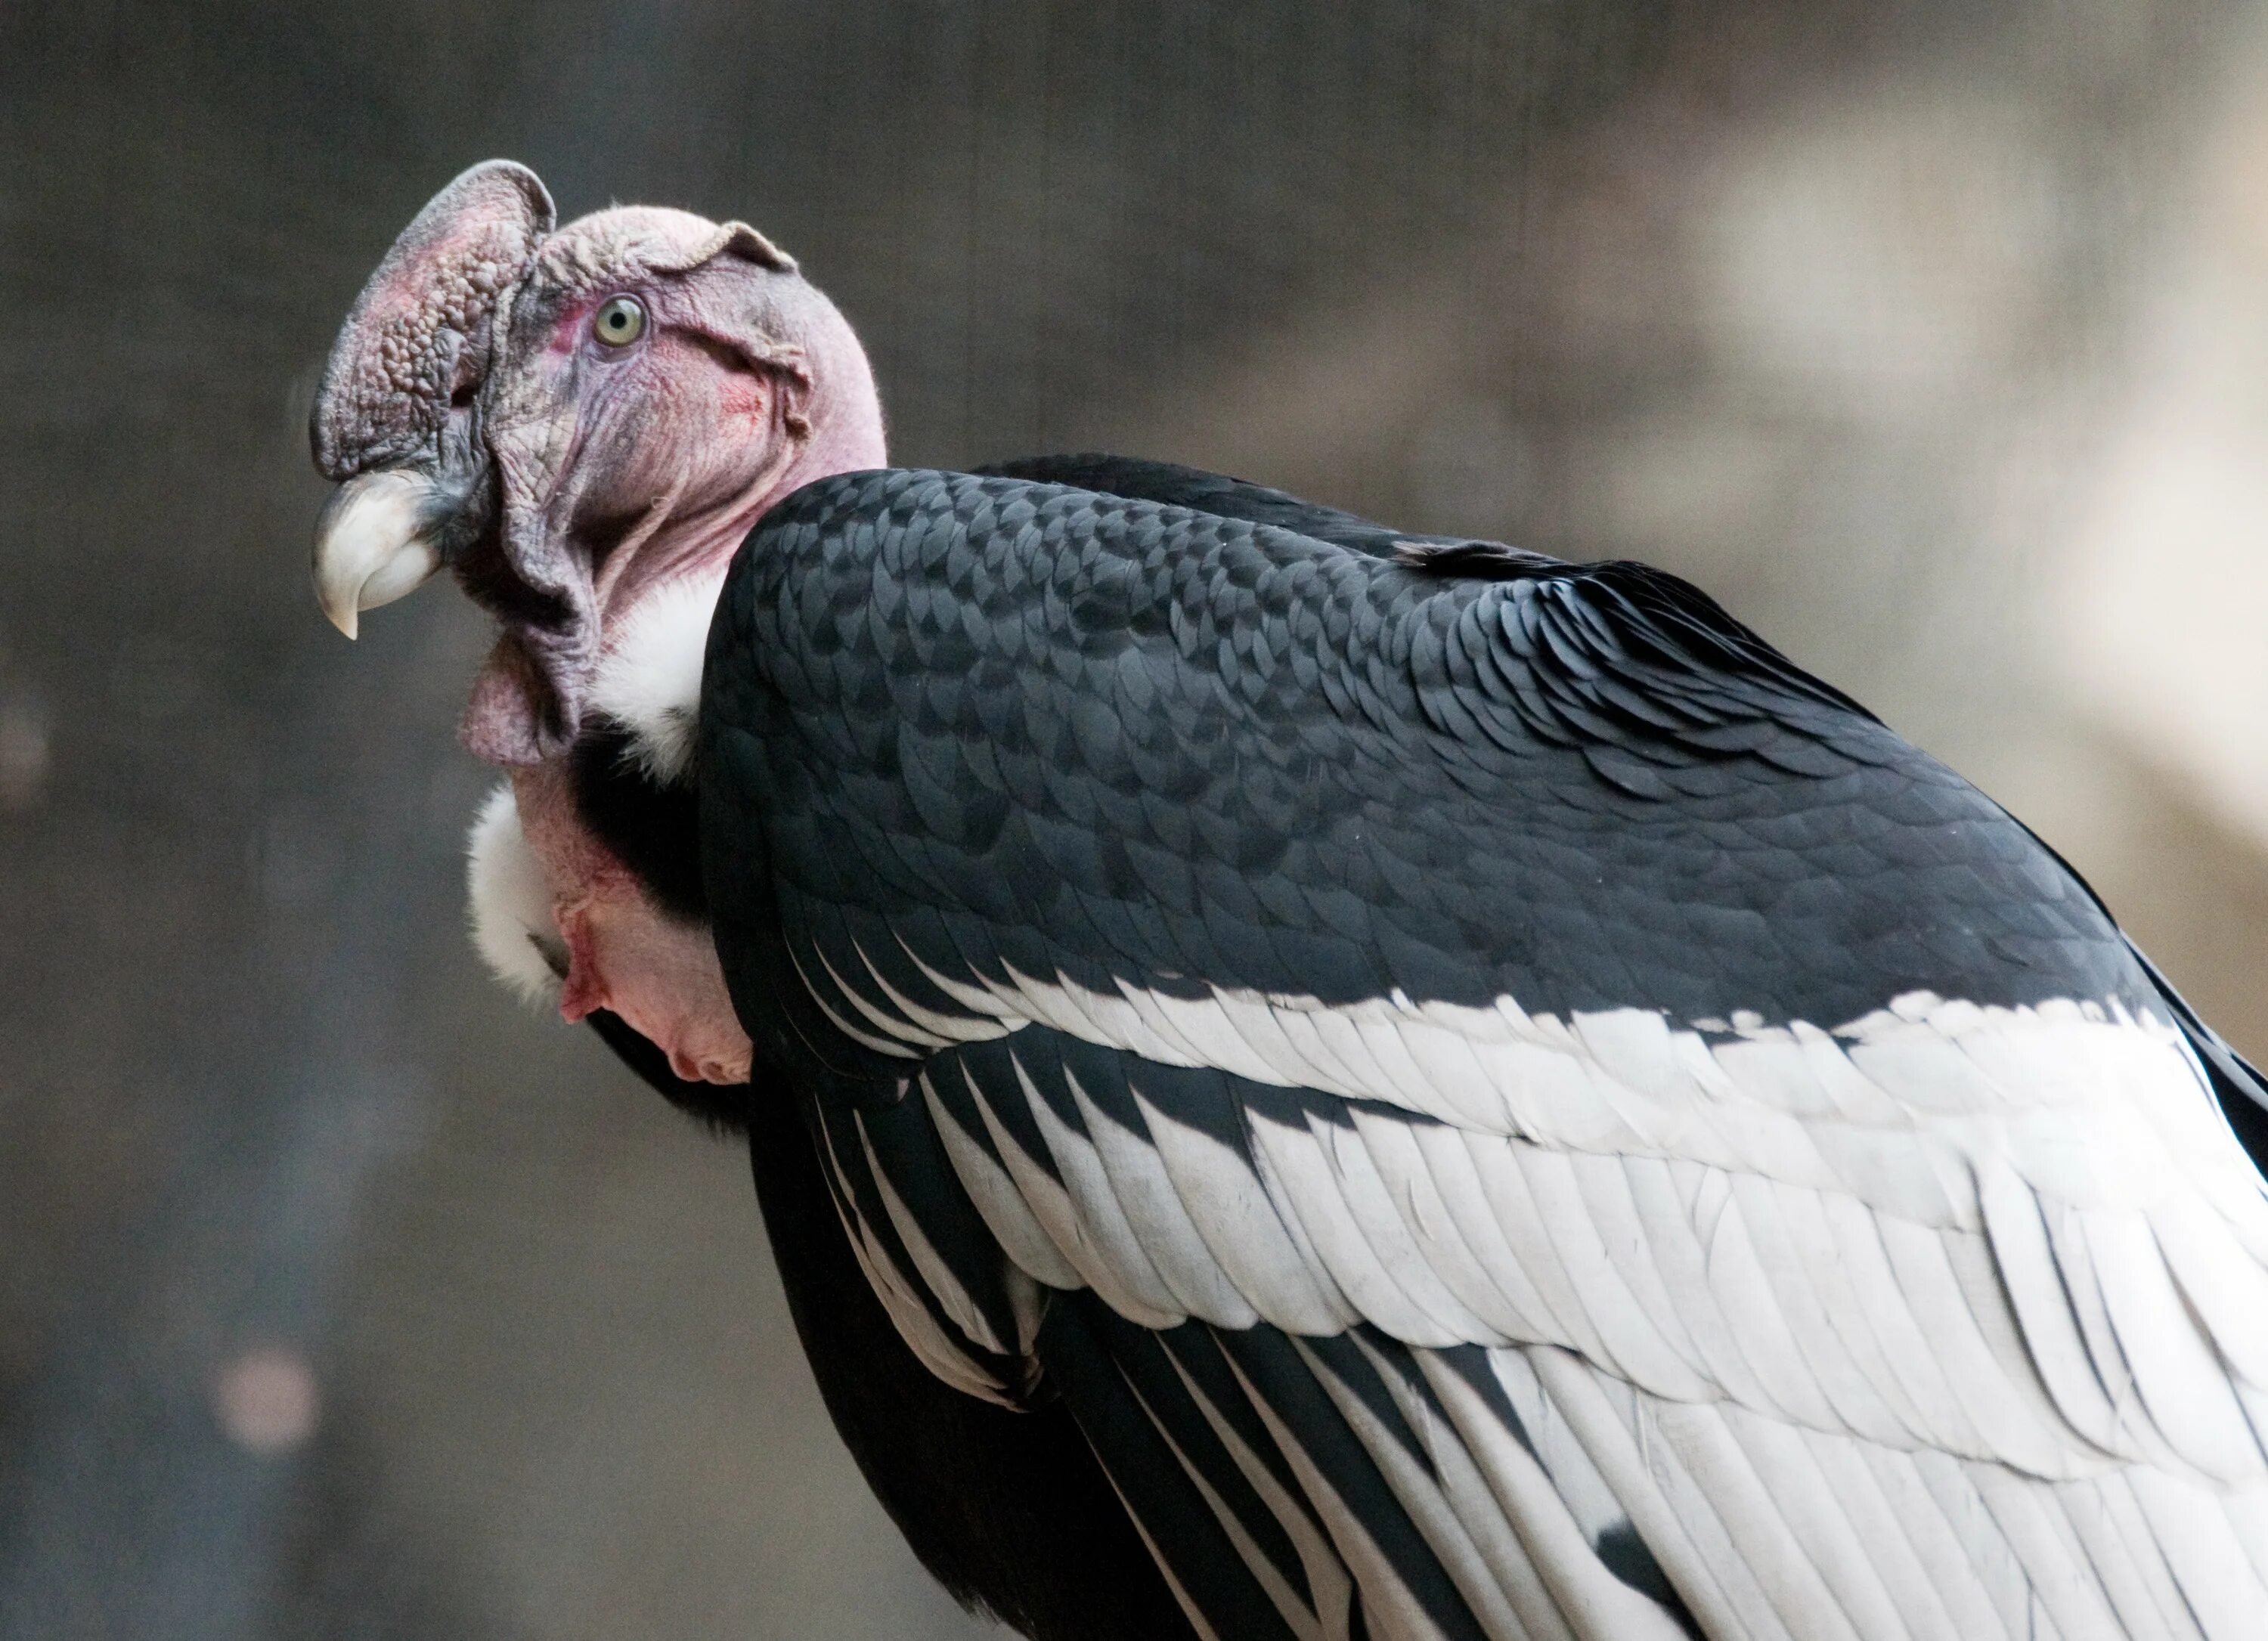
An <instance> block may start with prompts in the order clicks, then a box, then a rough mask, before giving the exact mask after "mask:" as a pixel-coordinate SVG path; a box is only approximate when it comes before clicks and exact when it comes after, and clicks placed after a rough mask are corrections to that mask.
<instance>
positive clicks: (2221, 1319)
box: [699, 473, 2268, 1641]
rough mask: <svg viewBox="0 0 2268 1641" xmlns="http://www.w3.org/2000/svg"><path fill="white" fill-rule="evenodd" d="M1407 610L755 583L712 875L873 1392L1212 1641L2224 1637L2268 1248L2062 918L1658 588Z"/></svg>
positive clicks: (1404, 571)
mask: <svg viewBox="0 0 2268 1641" xmlns="http://www.w3.org/2000/svg"><path fill="white" fill-rule="evenodd" d="M1403 556H1414V557H1415V558H1417V559H1418V560H1419V561H1420V562H1417V563H1402V562H1396V560H1395V558H1392V557H1388V556H1381V554H1379V553H1377V552H1375V551H1366V550H1349V549H1348V548H1347V547H1346V546H1343V545H1339V544H1335V543H1332V542H1329V541H1319V540H1316V539H1314V538H1313V537H1311V536H1308V535H1305V534H1300V533H1297V532H1294V531H1290V530H1286V529H1284V528H1280V527H1278V526H1272V525H1270V524H1267V523H1255V522H1254V521H1253V520H1251V519H1237V518H1229V517H1226V516H1223V515H1221V514H1218V513H1208V512H1200V511H1191V510H1189V509H1186V508H1175V507H1171V506H1161V505H1159V504H1154V503H1148V502H1142V501H1137V500H1130V499H1128V498H1125V497H1112V496H1104V495H1099V494H1096V493H1094V492H1092V491H1082V490H1076V489H1064V488H1062V487H1057V486H1049V485H1044V484H1036V483H1033V482H1028V481H1017V480H1010V479H1005V478H993V479H981V478H973V477H968V476H966V475H938V474H919V473H883V474H873V475H852V476H850V477H846V478H843V479H839V480H833V481H828V482H824V483H821V484H819V485H815V486H813V487H811V488H809V489H806V490H804V491H802V492H799V494H798V496H797V497H794V498H792V500H791V501H790V502H788V503H787V504H784V505H783V506H782V507H781V508H780V509H779V510H777V511H775V513H774V514H772V515H771V516H770V519H768V520H767V521H766V523H765V525H764V526H762V528H760V530H759V531H758V532H757V533H756V534H755V536H753V537H752V538H751V540H750V542H749V543H748V546H747V548H746V549H745V550H744V551H743V553H742V555H741V556H740V560H739V562H738V563H736V565H735V569H734V571H733V578H732V579H731V581H730V583H729V584H728V585H727V588H726V592H725V598H724V601H723V603H722V605H721V606H720V609H719V614H718V622H717V624H716V627H715V628H714V629H712V634H711V649H710V654H709V659H708V669H707V683H706V684H705V686H704V690H703V704H702V742H701V748H700V753H699V767H700V770H701V784H702V822H701V824H702V833H703V851H704V872H703V876H704V879H705V881H706V883H707V886H708V888H709V893H710V900H711V910H712V913H713V915H714V917H715V920H716V927H717V931H718V946H719V951H720V953H721V955H722V956H723V959H724V961H725V968H726V973H727V976H728V979H729V980H730V982H731V984H732V986H733V995H734V999H735V1003H736V1005H737V1006H738V1007H739V1009H740V1012H741V1013H742V1015H743V1017H744V1018H745V1019H747V1022H748V1025H749V1027H750V1029H751V1031H752V1033H753V1034H755V1036H756V1037H757V1039H758V1041H760V1042H762V1043H764V1044H765V1045H766V1046H767V1048H768V1049H769V1050H770V1052H772V1053H774V1054H776V1055H777V1056H782V1057H783V1059H784V1060H787V1061H792V1063H794V1064H795V1065H797V1066H798V1067H799V1069H800V1074H801V1075H803V1076H805V1077H807V1078H809V1079H810V1081H811V1085H812V1086H813V1087H814V1088H815V1089H818V1090H820V1091H821V1093H820V1097H819V1100H818V1102H817V1114H818V1116H819V1119H820V1124H821V1143H822V1152H823V1156H824V1159H825V1161H826V1165H827V1166H828V1170H829V1173H830V1175H831V1177H832V1179H833V1180H834V1181H835V1184H836V1190H837V1193H838V1196H839V1197H840V1200H842V1201H843V1203H845V1204H846V1211H847V1213H848V1215H849V1218H850V1219H851V1223H852V1224H853V1225H854V1226H855V1227H856V1228H857V1243H858V1248H859V1252H860V1255H861V1258H862V1260H863V1262H864V1264H865V1269H866V1271H867V1274H868V1276H869V1277H870V1279H872V1280H873V1282H874V1284H875V1285H876V1288H877V1290H878V1291H880V1293H881V1294H882V1295H883V1297H884V1299H885V1301H886V1303H887V1304H888V1305H889V1306H890V1308H891V1312H892V1315H893V1317H894V1319H895V1321H897V1322H898V1325H899V1327H900V1328H901V1330H902V1332H903V1333H904V1334H905V1336H906V1337H907V1339H908V1340H909V1343H911V1344H913V1345H914V1347H915V1348H916V1350H917V1351H919V1352H920V1353H921V1354H922V1356H923V1358H924V1360H925V1361H927V1362H929V1363H930V1364H931V1365H932V1368H933V1369H934V1370H935V1371H937V1372H939V1373H940V1374H943V1375H945V1376H946V1377H948V1378H950V1379H952V1380H954V1381H955V1382H958V1383H961V1384H962V1385H963V1386H964V1387H968V1388H969V1389H971V1390H972V1391H976V1392H977V1393H980V1394H990V1395H992V1396H996V1397H998V1398H1000V1399H1002V1400H1007V1401H1013V1400H1015V1399H1017V1398H1018V1397H1019V1396H1020V1394H1025V1391H1026V1387H1027V1385H1028V1384H1029V1383H1030V1382H1031V1377H1032V1374H1033V1372H1035V1370H1036V1371H1037V1372H1039V1373H1040V1374H1041V1376H1042V1378H1043V1380H1044V1381H1045V1382H1047V1383H1049V1384H1051V1385H1053V1386H1054V1387H1057V1389H1058V1390H1059V1391H1060V1392H1061V1394H1063V1396H1064V1399H1065V1401H1066V1402H1067V1403H1068V1405H1069V1406H1070V1407H1071V1409H1072V1412H1073V1414H1074V1416H1075V1417H1077V1418H1078V1419H1079V1423H1080V1425H1081V1427H1082V1429H1083V1430H1084V1431H1085V1432H1086V1436H1087V1438H1088V1439H1089V1440H1090V1442H1092V1443H1093V1444H1094V1447H1095V1449H1096V1451H1097V1453H1098V1454H1099V1456H1100V1457H1101V1460H1102V1462H1103V1464H1104V1466H1105V1468H1107V1469H1108V1471H1109V1473H1110V1475H1111V1477H1112V1480H1113V1482H1114V1483H1115V1484H1116V1486H1117V1488H1118V1490H1119V1491H1120V1493H1121V1495H1122V1496H1123V1498H1125V1500H1126V1502H1127V1504H1128V1505H1129V1507H1130V1510H1131V1512H1132V1513H1133V1515H1134V1517H1135V1519H1136V1520H1137V1521H1138V1524H1139V1525H1140V1526H1141V1527H1142V1529H1143V1531H1144V1533H1145V1536H1146V1537H1147V1538H1148V1539H1149V1541H1150V1543H1151V1548H1152V1550H1153V1552H1154V1553H1155V1554H1156V1555H1157V1556H1158V1557H1159V1560H1160V1564H1161V1565H1162V1566H1163V1567H1164V1568H1165V1569H1166V1571H1167V1575H1168V1577H1169V1578H1170V1579H1171V1580H1172V1581H1173V1582H1174V1584H1175V1589H1176V1592H1177V1593H1179V1594H1180V1595H1181V1596H1182V1599H1183V1601H1184V1603H1185V1605H1186V1606H1187V1607H1188V1608H1189V1611H1190V1612H1191V1614H1192V1616H1193V1618H1194V1619H1195V1620H1196V1622H1197V1623H1198V1624H1199V1627H1200V1628H1201V1629H1203V1630H1205V1631H1206V1632H1207V1633H1211V1634H1214V1635H1219V1636H1223V1637H1230V1636H1233V1637H1245V1636H1263V1635H1271V1634H1292V1635H1303V1636H1305V1635H1314V1636H1361V1635H1394V1636H1413V1637H1415V1636H1435V1635H1440V1636H1502V1637H1555V1638H1556V1637H1646V1636H1665V1637H1667V1636H1675V1635H1679V1634H1681V1633H1688V1632H1694V1631H1697V1632H1700V1633H1705V1634H1708V1635H1711V1636H1717V1637H1728V1636H1759V1637H1780V1636H1785V1637H1801V1638H1803V1641H1809V1638H1810V1637H1830V1636H1848V1637H1867V1638H1868V1641H1872V1638H1873V1637H1890V1636H1904V1635H1909V1634H1932V1635H1956V1636H1961V1637H1987V1636H2002V1635H2006V1636H2027V1637H2029V1636H2036V1635H2048V1634H2056V1635H2069V1636H2080V1635H2106V1636H2107V1635H2114V1634H2124V1635H2136V1636H2158V1635H2169V1636H2171V1635H2198V1634H2204V1635H2210V1636H2213V1637H2236V1636H2240V1635H2247V1634H2250V1633H2252V1629H2253V1628H2254V1627H2257V1615H2258V1613H2259V1611H2260V1610H2262V1606H2263V1603H2264V1602H2268V1586H2264V1584H2263V1582H2262V1578H2263V1568H2264V1566H2268V1494H2264V1491H2263V1480H2264V1474H2268V1461H2264V1458H2263V1453H2262V1447H2261V1443H2260V1439H2259V1436H2258V1435H2257V1428H2268V1426H2262V1425H2259V1424H2258V1422H2259V1421H2262V1420H2264V1419H2268V1402H2264V1401H2263V1400H2262V1394H2261V1393H2262V1387H2264V1386H2268V1303H2264V1301H2268V1273H2264V1270H2263V1268H2262V1257H2263V1255H2268V1209H2264V1205H2263V1203H2262V1198H2261V1192H2260V1183H2259V1179H2258V1176H2257V1174H2255V1173H2254V1171H2253V1170H2252V1169H2251V1167H2250V1165H2249V1163H2248V1162H2247V1160H2246V1159H2245V1157H2244V1156H2243V1154H2242V1151H2241V1150H2240V1149H2239V1148H2238V1147H2237V1145H2236V1144H2235V1142H2234V1141H2233V1139H2232V1138H2231V1137H2230V1135H2229V1132H2228V1128H2227V1125H2226V1123H2225V1122H2223V1121H2222V1120H2221V1118H2220V1114H2219V1112H2218V1110H2217V1109H2216V1107H2214V1105H2213V1099H2212V1095H2211V1093H2210V1091H2209V1089H2208V1086H2207V1083H2206V1079H2205V1074H2204V1072H2203V1071H2202V1069H2201V1067H2200V1065H2199V1063H2198V1060H2197V1058H2196V1057H2195V1056H2194V1055H2193V1054H2192V1052H2191V1049H2190V1047H2189V1044H2188V1041H2187V1040H2186V1039H2185V1038H2184V1037H2183V1034H2182V1031H2181V1028H2180V1027H2179V1025H2178V1024H2177V1023H2176V1021H2175V1020H2173V1019H2169V1017H2168V1011H2167V1008H2166V1005H2165V1004H2164V1003H2163V1002H2162V1000H2161V996H2160V993H2159V991H2158V990H2157V989H2156V988H2155V987H2154V985H2153V984H2152V982H2151V981H2150V978H2149V977H2148V975H2147V974H2145V973H2144V972H2143V970H2142V969H2141V968H2139V966H2138V965H2137V963H2136V962H2135V960H2133V958H2132V955H2131V954H2130V953H2129V951H2128V949H2127V947H2126V946H2125V945H2124V941H2123V939H2122V938H2121V937H2120V936H2119V934H2118V932H2117V930H2116V929H2115V927H2113V926H2112V925H2111V924H2110V923H2109V921H2108V920H2107V919H2106V918H2105V917H2104V916H2102V912H2101V910H2100V909H2099V908H2098V907H2096V905H2095V902H2094V901H2093V900H2092V898H2091V897H2090V896H2089V895H2088V894H2087V892H2086V891H2085V889H2084V887H2083V886H2081V885H2080V884H2078V883H2077V882H2076V880H2075V879H2073V878H2072V877H2071V876H2070V874H2069V873H2068V872H2066V871H2064V870H2063V869H2062V868H2061V866H2060V865H2058V863H2056V862H2055V861H2054V860H2053V858H2052V857H2051V856H2049V855H2047V854H2046V853H2045V852H2044V851H2043V850H2041V849H2040V848H2039V846H2038V845H2037V844H2036V843H2034V842H2033V840H2031V839H2030V838H2029V835H2027V834H2025V833H2024V832H2023V831H2022V829H2021V828H2020V827H2018V826H2016V825H2015V823H2014V822H2013V821H2010V820H2009V819H2008V818H2007V816H2006V815H2005V814H2003V813H2001V812H2000V811H1999V810H1998V809H1997V808H1996V807H1995V806H1992V804H1991V803H1990V802H1989V801H1988V800H1986V799H1985V798H1982V797H1981V796H1980V795H1978V794H1977V793H1976V792H1975V791H1974V790H1973V789H1971V788H1970V787H1969V786H1968V785H1966V784H1964V783H1962V782H1961V781H1960V780H1959V779H1958V778H1957V777H1955V776H1953V775H1951V774H1950V773H1949V772H1948V771H1946V770H1944V769H1942V768H1941V767H1940V766H1938V765H1936V764H1934V763H1933V762H1931V761H1930V760H1928V759H1926V757H1924V756H1922V755H1921V754H1918V753H1917V752H1915V751H1914V750H1913V749H1911V747H1906V746H1904V743H1902V742H1900V741H1898V740H1896V737H1895V736H1893V735H1892V734H1891V733H1890V732H1889V731H1887V730H1886V729H1884V728H1883V727H1882V726H1881V725H1880V724H1878V723H1876V722H1874V720H1873V719H1871V718H1869V717H1867V716H1866V715H1865V714H1863V713H1861V712H1859V711H1858V710H1856V709H1854V708H1853V707H1852V705H1851V704H1850V703H1847V702H1846V701H1845V700H1844V699H1843V698H1842V697H1840V696H1839V695H1837V694H1835V692H1833V691H1832V690H1830V689H1828V688H1826V687H1824V686H1823V685H1820V684H1818V683H1817V682H1816V681H1813V680H1811V679H1809V678H1808V677H1807V676H1806V675H1804V674H1803V673H1800V671H1798V670H1797V669H1795V668H1794V667H1793V666H1790V665H1788V664H1787V663H1786V661H1784V660H1783V659H1780V658H1779V657H1778V656H1777V655H1776V654H1774V653H1773V652H1772V651H1771V650H1770V649H1769V647H1768V646H1765V645H1764V644H1762V643H1761V642H1760V641H1758V640H1756V639H1755V638H1754V637H1752V636H1751V635H1749V634H1747V633H1746V632H1745V631H1744V630H1742V629H1740V628H1739V627H1738V625H1737V624H1736V623H1734V622H1731V621H1730V620H1729V618H1727V617H1725V616H1724V615H1723V614H1722V612H1720V611H1718V610H1717V609H1716V608H1715V607H1714V606H1712V605H1711V604H1709V603H1708V601H1707V600H1705V599H1704V598H1702V597H1701V596H1700V595H1699V594H1697V593H1695V592H1692V591H1691V590H1690V589H1688V588H1685V587H1683V585H1681V584H1678V583H1676V582H1675V581H1673V580H1671V579H1670V578H1666V577H1662V576H1660V575H1658V574H1656V573H1654V572H1651V571H1647V570H1642V569H1638V568H1637V567H1634V566H1624V565H1602V566H1587V567H1571V566H1557V565H1550V564H1547V563H1535V562H1530V561H1528V560H1526V559H1524V558H1522V557H1521V556H1513V555H1504V554H1496V553H1491V552H1488V551H1487V550H1485V549H1478V548H1452V549H1444V550H1443V552H1442V554H1441V555H1440V556H1439V557H1438V558H1436V559H1435V560H1434V562H1433V563H1432V564H1430V565H1429V564H1428V563H1426V562H1424V561H1425V560H1426V559H1427V558H1429V557H1432V556H1431V555H1426V554H1417V555H1403ZM1445 569H1446V570H1454V571H1457V572H1460V573H1456V574H1444V573H1437V572H1438V571H1440V570H1445ZM1473 570H1479V571H1484V572H1485V573H1484V574H1482V575H1475V574H1469V573H1462V572H1468V571H1473Z"/></svg>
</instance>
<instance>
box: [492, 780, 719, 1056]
mask: <svg viewBox="0 0 2268 1641" xmlns="http://www.w3.org/2000/svg"><path fill="white" fill-rule="evenodd" d="M512 796H513V798H514V800H515V801H516V802H517V804H518V805H519V821H520V827H521V828H522V830H523V831H524V832H525V833H526V835H527V841H528V844H529V846H530V847H531V848H532V849H534V851H535V855H536V858H537V859H538V860H540V861H541V862H542V864H543V869H544V874H545V876H546V877H548V878H549V879H550V882H551V888H552V916H553V917H554V918H555V920H556V922H557V924H558V926H559V934H560V938H561V939H562V940H563V942H564V943H565V946H566V948H567V975H566V980H565V983H564V985H563V988H562V990H561V991H560V996H559V1014H560V1018H561V1019H564V1020H566V1021H567V1022H568V1023H569V1024H570V1025H572V1024H574V1023H575V1022H577V1021H578V1020H580V1019H584V1018H585V1016H586V1015H589V1014H591V1013H593V1012H595V1011H597V1010H600V1009H608V1010H611V1011H612V1012H614V1013H615V1014H617V1015H620V1016H621V1017H622V1019H623V1021H624V1022H625V1023H627V1024H628V1025H629V1026H630V1027H631V1028H632V1029H633V1030H635V1031H637V1033H638V1034H640V1035H642V1036H644V1037H645V1038H646V1039H647V1040H648V1041H651V1042H652V1043H653V1044H654V1046H655V1047H657V1048H659V1049H661V1051H662V1052H663V1053H664V1054H666V1055H667V1056H669V1067H670V1070H671V1071H674V1072H675V1073H676V1075H678V1076H679V1077H681V1078H684V1079H685V1080H686V1081H688V1082H702V1083H716V1084H736V1083H745V1082H747V1080H748V1076H749V1063H750V1060H751V1057H752V1056H753V1054H754V1049H752V1047H751V1046H750V1044H749V1041H748V1034H747V1032H746V1031H744V1030H742V1029H741V1027H740V1017H739V1016H738V1015H736V1014H735V1013H734V1012H733V1001H732V998H731V997H729V996H727V995H726V993H725V975H724V971H723V970H722V969H721V968H719V967H718V962H717V947H716V944H715V942H714V940H713V939H712V938H711V934H710V931H709V930H708V929H707V928H706V927H705V926H703V925H702V924H690V923H683V922H680V921H679V920H677V919H676V918H674V917H671V916H667V915H666V914H665V913H663V912H662V911H661V910H660V909H659V908H658V907H656V906H655V905H654V903H653V901H652V898H651V897H650V896H649V895H648V894H646V893H645V891H644V888H643V887H640V885H639V883H638V880H637V878H636V877H635V876H633V875H632V874H631V873H630V871H629V870H628V869H627V868H626V867H624V866H623V865H622V862H621V861H619V860H618V859H616V858H615V857H614V855H613V854H612V853H611V852H609V851H608V849H607V848H606V846H605V845H604V844H602V843H600V842H599V841H598V840H597V839H596V838H595V837H593V835H591V834H590V832H589V831H588V830H587V829H586V828H585V827H584V826H583V824H582V822H581V821H580V820H579V819H578V817H577V815H576V813H575V798H574V792H573V790H572V788H571V785H570V784H569V775H568V769H567V765H566V763H565V762H564V761H563V760H557V759H555V760H553V761H551V762H547V763H540V764H533V765H527V766H523V767H521V768H519V769H514V770H513V771H512Z"/></svg>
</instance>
